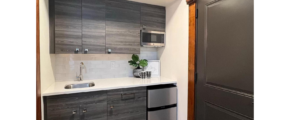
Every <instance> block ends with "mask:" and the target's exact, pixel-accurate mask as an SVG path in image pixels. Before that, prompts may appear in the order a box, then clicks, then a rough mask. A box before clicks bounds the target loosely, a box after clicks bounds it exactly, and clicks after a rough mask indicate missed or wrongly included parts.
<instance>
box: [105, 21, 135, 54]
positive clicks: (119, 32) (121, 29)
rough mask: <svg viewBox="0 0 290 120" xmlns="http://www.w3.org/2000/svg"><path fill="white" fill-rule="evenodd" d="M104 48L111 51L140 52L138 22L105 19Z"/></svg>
mask: <svg viewBox="0 0 290 120" xmlns="http://www.w3.org/2000/svg"><path fill="white" fill-rule="evenodd" d="M106 23H107V27H106V49H111V50H112V53H121V54H122V53H123V54H139V53H140V24H134V23H124V22H114V21H106Z"/></svg>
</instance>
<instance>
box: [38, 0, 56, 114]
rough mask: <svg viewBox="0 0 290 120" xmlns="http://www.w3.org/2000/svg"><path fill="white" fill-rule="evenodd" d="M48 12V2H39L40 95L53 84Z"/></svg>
mask: <svg viewBox="0 0 290 120" xmlns="http://www.w3.org/2000/svg"><path fill="white" fill-rule="evenodd" d="M48 11H49V8H48V0H39V15H40V16H39V20H40V76H41V93H43V92H44V91H45V90H46V89H47V88H48V87H49V86H50V85H51V84H53V83H54V82H55V79H54V74H53V66H54V55H53V54H52V55H50V54H49V12H48ZM41 101H42V100H41ZM42 108H43V106H42ZM42 112H43V110H42ZM42 117H43V114H42Z"/></svg>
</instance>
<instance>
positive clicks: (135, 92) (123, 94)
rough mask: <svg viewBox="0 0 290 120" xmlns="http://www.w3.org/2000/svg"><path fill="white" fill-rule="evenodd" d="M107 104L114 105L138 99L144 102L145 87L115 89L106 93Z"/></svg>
mask: <svg viewBox="0 0 290 120" xmlns="http://www.w3.org/2000/svg"><path fill="white" fill-rule="evenodd" d="M107 95H108V103H116V102H120V101H132V100H138V99H145V100H146V96H147V93H146V87H137V88H126V89H116V90H110V91H108V92H107Z"/></svg>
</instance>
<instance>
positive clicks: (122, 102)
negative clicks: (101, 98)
mask: <svg viewBox="0 0 290 120" xmlns="http://www.w3.org/2000/svg"><path fill="white" fill-rule="evenodd" d="M146 96H147V94H146V88H145V87H138V88H128V89H118V90H113V91H108V119H109V120H146V109H147V108H146V105H147V103H146V100H147V97H146Z"/></svg>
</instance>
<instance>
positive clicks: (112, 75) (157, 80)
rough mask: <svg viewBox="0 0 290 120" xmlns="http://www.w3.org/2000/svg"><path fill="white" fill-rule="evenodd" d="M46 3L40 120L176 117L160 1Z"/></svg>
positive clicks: (60, 0)
mask: <svg viewBox="0 0 290 120" xmlns="http://www.w3.org/2000/svg"><path fill="white" fill-rule="evenodd" d="M48 8H49V13H48V17H49V36H50V37H49V44H48V48H49V56H50V59H49V60H48V62H50V63H51V65H50V66H49V67H51V69H52V73H53V79H54V81H53V82H51V84H49V85H47V87H46V89H45V90H44V91H43V92H42V103H43V119H44V120H177V119H178V115H177V114H178V110H177V109H178V107H179V105H178V85H177V82H178V80H177V79H176V78H175V77H172V76H171V75H167V74H168V73H166V71H167V70H166V69H164V68H165V67H166V66H168V67H169V69H173V68H172V67H171V68H170V65H166V64H167V63H166V61H165V62H164V63H165V64H164V66H163V62H162V61H164V60H163V59H162V55H163V52H164V50H165V48H166V47H167V39H166V36H167V33H166V29H167V28H166V14H167V11H166V7H165V5H158V4H151V3H141V2H138V1H137V2H136V1H128V0H49V1H48ZM169 40H170V39H169ZM168 43H169V44H168V46H169V47H170V46H171V44H170V42H168ZM163 56H165V55H163ZM43 69H45V68H43ZM45 70H47V69H45ZM163 70H164V71H163ZM162 73H165V74H164V75H163V74H162ZM44 79H45V78H44Z"/></svg>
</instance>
